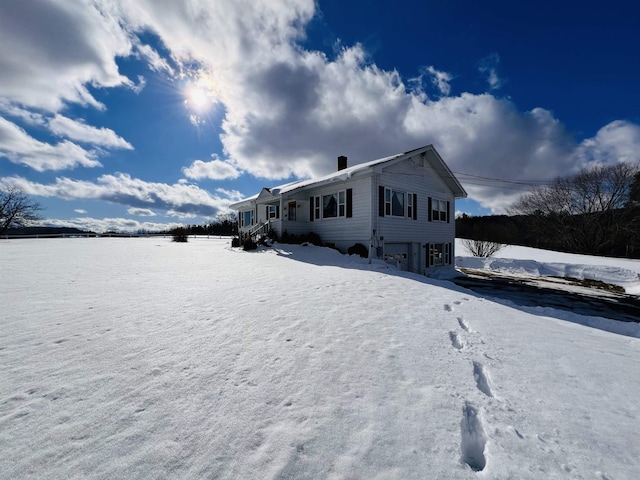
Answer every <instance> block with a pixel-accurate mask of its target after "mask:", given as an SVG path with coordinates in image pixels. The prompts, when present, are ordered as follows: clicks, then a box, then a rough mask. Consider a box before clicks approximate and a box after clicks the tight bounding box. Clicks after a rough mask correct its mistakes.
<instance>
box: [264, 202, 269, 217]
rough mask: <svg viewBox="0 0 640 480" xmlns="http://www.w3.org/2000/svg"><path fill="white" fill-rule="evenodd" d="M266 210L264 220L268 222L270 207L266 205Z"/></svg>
mask: <svg viewBox="0 0 640 480" xmlns="http://www.w3.org/2000/svg"><path fill="white" fill-rule="evenodd" d="M264 209H265V216H264V218H265V219H266V220H269V205H265V206H264Z"/></svg>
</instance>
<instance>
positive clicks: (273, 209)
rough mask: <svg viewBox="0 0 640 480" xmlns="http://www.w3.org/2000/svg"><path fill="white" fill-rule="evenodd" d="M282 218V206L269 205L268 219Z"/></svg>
mask: <svg viewBox="0 0 640 480" xmlns="http://www.w3.org/2000/svg"><path fill="white" fill-rule="evenodd" d="M275 218H280V208H279V207H278V205H267V219H268V220H271V219H275Z"/></svg>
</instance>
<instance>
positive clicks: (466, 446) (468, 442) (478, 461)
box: [460, 402, 487, 472]
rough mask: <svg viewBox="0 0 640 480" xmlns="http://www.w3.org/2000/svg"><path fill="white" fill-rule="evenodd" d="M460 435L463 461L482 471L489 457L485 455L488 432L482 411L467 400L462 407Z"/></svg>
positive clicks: (476, 470)
mask: <svg viewBox="0 0 640 480" xmlns="http://www.w3.org/2000/svg"><path fill="white" fill-rule="evenodd" d="M460 437H461V438H460V440H461V442H460V450H461V452H462V458H461V460H462V462H463V463H466V464H467V465H469V467H471V469H472V470H473V471H475V472H481V471H482V470H484V468H485V467H486V466H487V459H486V457H485V456H484V448H485V445H486V443H487V434H486V433H485V431H484V427H483V426H482V420H481V419H480V412H479V411H478V409H477V408H476V407H474V406H473V405H472V404H471V403H469V402H465V403H464V406H463V407H462V421H461V422H460Z"/></svg>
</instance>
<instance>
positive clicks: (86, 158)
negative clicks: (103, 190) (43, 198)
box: [0, 117, 101, 172]
mask: <svg viewBox="0 0 640 480" xmlns="http://www.w3.org/2000/svg"><path fill="white" fill-rule="evenodd" d="M0 157H5V158H7V159H9V160H10V161H11V162H13V163H17V164H21V165H26V166H28V167H31V168H33V169H34V170H36V171H38V172H43V171H45V170H64V169H69V168H74V167H77V166H83V167H99V166H101V163H100V162H99V161H98V160H96V153H95V152H93V151H87V150H85V149H83V148H82V147H80V146H78V145H76V144H75V143H73V142H70V141H69V140H63V141H62V142H60V143H57V144H56V145H51V144H48V143H44V142H41V141H39V140H36V139H35V138H33V137H31V136H30V135H29V134H28V133H27V132H26V131H24V129H22V128H20V127H19V126H17V125H16V124H15V123H12V122H9V121H8V120H6V119H5V118H3V117H0Z"/></svg>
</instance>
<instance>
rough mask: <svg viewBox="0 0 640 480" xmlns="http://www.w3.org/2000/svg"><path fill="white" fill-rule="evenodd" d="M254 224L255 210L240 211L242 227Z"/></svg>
mask: <svg viewBox="0 0 640 480" xmlns="http://www.w3.org/2000/svg"><path fill="white" fill-rule="evenodd" d="M251 225H253V210H246V211H244V212H240V228H242V227H250V226H251Z"/></svg>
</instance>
